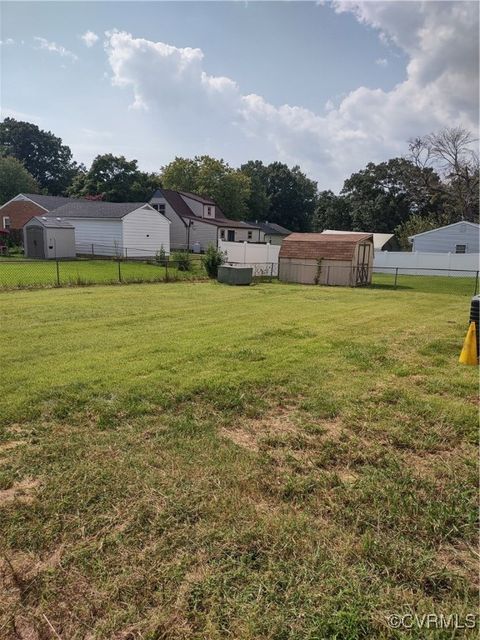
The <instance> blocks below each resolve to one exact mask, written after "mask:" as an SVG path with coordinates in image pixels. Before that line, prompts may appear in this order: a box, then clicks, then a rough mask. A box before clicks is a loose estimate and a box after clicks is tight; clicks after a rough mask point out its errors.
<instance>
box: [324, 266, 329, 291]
mask: <svg viewBox="0 0 480 640" xmlns="http://www.w3.org/2000/svg"><path fill="white" fill-rule="evenodd" d="M329 280H330V265H328V267H327V280H326V282H325V284H326V285H327V286H328V282H329Z"/></svg>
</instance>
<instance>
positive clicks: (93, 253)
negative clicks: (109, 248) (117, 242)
mask: <svg viewBox="0 0 480 640" xmlns="http://www.w3.org/2000/svg"><path fill="white" fill-rule="evenodd" d="M94 255H95V251H94V250H93V242H92V258H93V256H94Z"/></svg>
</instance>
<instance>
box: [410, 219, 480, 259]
mask: <svg viewBox="0 0 480 640" xmlns="http://www.w3.org/2000/svg"><path fill="white" fill-rule="evenodd" d="M479 229H480V227H479V226H478V225H473V224H470V223H468V222H457V223H456V224H453V225H449V226H448V227H441V228H440V229H434V230H432V231H430V232H428V233H424V234H419V235H417V236H416V237H413V240H412V242H413V247H412V250H413V251H427V252H434V253H455V247H456V245H457V244H466V245H467V250H466V252H467V253H478V252H479Z"/></svg>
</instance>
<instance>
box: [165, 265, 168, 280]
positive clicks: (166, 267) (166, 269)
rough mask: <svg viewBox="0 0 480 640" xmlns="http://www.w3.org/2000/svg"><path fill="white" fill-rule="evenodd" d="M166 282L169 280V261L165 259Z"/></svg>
mask: <svg viewBox="0 0 480 640" xmlns="http://www.w3.org/2000/svg"><path fill="white" fill-rule="evenodd" d="M165 282H168V261H167V260H165Z"/></svg>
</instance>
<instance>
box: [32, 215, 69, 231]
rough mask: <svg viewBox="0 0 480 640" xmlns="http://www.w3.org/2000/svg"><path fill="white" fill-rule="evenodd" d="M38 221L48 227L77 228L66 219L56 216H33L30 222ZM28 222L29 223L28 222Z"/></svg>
mask: <svg viewBox="0 0 480 640" xmlns="http://www.w3.org/2000/svg"><path fill="white" fill-rule="evenodd" d="M32 220H34V221H35V222H38V223H39V224H41V225H42V226H43V227H45V228H47V229H75V227H74V226H73V224H70V223H69V222H67V221H66V220H62V219H61V218H55V217H54V216H33V218H30V220H29V221H28V222H32ZM28 222H27V224H28Z"/></svg>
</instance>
